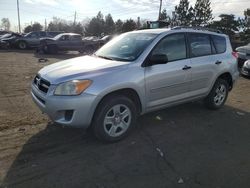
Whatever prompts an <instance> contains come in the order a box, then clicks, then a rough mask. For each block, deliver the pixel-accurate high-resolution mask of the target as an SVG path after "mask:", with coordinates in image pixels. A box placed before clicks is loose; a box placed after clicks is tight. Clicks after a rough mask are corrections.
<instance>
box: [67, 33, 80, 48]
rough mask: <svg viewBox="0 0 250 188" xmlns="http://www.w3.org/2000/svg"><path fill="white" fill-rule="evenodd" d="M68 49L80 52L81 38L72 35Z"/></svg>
mask: <svg viewBox="0 0 250 188" xmlns="http://www.w3.org/2000/svg"><path fill="white" fill-rule="evenodd" d="M70 45H71V46H70V49H72V50H80V49H82V38H81V36H80V35H72V36H71V38H70Z"/></svg>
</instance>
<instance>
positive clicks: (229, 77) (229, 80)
mask: <svg viewBox="0 0 250 188" xmlns="http://www.w3.org/2000/svg"><path fill="white" fill-rule="evenodd" d="M218 79H223V80H226V81H227V83H228V86H229V88H228V89H229V91H231V90H232V89H233V77H232V75H231V73H230V72H225V73H222V74H220V75H219V76H218V77H217V79H216V80H218Z"/></svg>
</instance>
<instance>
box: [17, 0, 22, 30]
mask: <svg viewBox="0 0 250 188" xmlns="http://www.w3.org/2000/svg"><path fill="white" fill-rule="evenodd" d="M17 15H18V28H19V33H21V25H20V15H19V0H17Z"/></svg>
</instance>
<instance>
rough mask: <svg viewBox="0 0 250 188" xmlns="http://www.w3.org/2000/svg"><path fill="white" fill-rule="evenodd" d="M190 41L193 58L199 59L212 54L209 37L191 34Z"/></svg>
mask: <svg viewBox="0 0 250 188" xmlns="http://www.w3.org/2000/svg"><path fill="white" fill-rule="evenodd" d="M188 39H189V45H190V55H191V57H199V56H205V55H210V54H212V48H211V44H210V37H209V35H206V34H200V33H190V34H189V35H188Z"/></svg>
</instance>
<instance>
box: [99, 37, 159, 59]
mask: <svg viewBox="0 0 250 188" xmlns="http://www.w3.org/2000/svg"><path fill="white" fill-rule="evenodd" d="M156 36H157V34H152V33H126V34H123V35H120V36H119V37H117V38H115V39H114V40H112V41H111V42H109V43H107V44H106V45H104V46H103V47H102V48H101V49H100V50H98V51H97V52H96V53H95V55H97V56H99V57H102V58H106V59H112V60H120V61H134V60H136V59H137V58H138V57H139V56H140V54H141V53H142V52H143V51H144V49H145V48H146V47H147V46H148V45H149V44H150V43H151V42H152V41H153V40H154V39H155V37H156Z"/></svg>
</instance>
